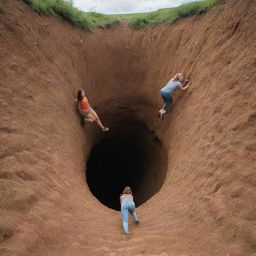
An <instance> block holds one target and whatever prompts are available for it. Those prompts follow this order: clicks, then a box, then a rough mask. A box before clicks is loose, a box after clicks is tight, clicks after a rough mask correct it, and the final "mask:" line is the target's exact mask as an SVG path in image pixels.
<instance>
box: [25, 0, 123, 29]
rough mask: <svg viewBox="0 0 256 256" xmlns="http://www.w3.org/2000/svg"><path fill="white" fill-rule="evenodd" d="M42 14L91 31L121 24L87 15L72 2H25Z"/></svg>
mask: <svg viewBox="0 0 256 256" xmlns="http://www.w3.org/2000/svg"><path fill="white" fill-rule="evenodd" d="M23 1H24V2H25V3H27V4H28V5H29V6H31V7H32V8H33V9H34V10H35V11H36V12H38V13H40V14H47V15H48V14H50V15H55V16H59V17H61V18H63V19H65V20H67V21H69V22H70V23H71V24H73V25H74V26H76V27H79V28H82V29H85V30H90V28H91V27H101V28H111V27H113V26H116V25H118V24H119V21H118V20H117V19H116V18H115V17H111V16H108V15H104V14H100V13H95V12H91V13H87V12H83V11H81V10H79V9H78V8H75V7H74V4H73V1H72V0H23Z"/></svg>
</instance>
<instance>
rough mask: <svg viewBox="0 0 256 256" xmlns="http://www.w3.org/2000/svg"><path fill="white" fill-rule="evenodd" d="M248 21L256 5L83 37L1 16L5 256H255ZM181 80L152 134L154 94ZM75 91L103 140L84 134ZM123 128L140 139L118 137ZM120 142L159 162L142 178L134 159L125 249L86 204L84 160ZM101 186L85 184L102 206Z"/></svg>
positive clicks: (96, 208)
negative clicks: (186, 80) (132, 210)
mask: <svg viewBox="0 0 256 256" xmlns="http://www.w3.org/2000/svg"><path fill="white" fill-rule="evenodd" d="M255 17H256V4H255V1H254V0H230V1H223V2H222V3H221V4H220V5H218V6H217V8H214V9H213V10H211V11H209V12H208V13H207V14H204V15H201V16H198V17H192V18H188V19H184V20H182V21H179V22H178V23H177V24H174V25H172V26H164V25H159V26H156V27H154V28H146V29H144V30H139V31H134V30H131V29H129V28H128V27H127V26H125V25H123V26H120V27H118V28H115V29H109V30H95V31H93V33H89V32H84V31H81V30H79V29H76V28H74V27H72V26H70V25H69V24H67V23H66V22H64V21H61V20H59V19H58V18H55V17H46V16H39V15H38V14H36V13H35V12H33V11H32V10H31V9H30V8H29V7H28V6H26V5H25V4H24V3H22V2H18V1H11V0H8V1H7V2H6V4H5V11H4V13H1V14H0V77H1V79H0V85H1V87H0V90H1V99H0V104H1V108H0V112H1V124H0V135H1V138H0V139H1V148H0V158H1V166H0V167H1V169H0V200H1V211H0V216H1V217H0V255H1V256H7V255H8V256H60V255H61V256H71V255H75V256H82V255H83V256H84V255H96V256H97V255H99V256H102V255H104V256H105V255H109V256H128V255H146V256H149V255H161V256H212V255H216V256H247V255H248V256H252V255H255V253H256V208H255V206H256V193H255V186H256V175H255V169H256V168H255V166H256V129H255V127H256V72H255V71H256V55H255V53H256V29H255V27H256V19H255ZM180 71H181V72H184V73H185V74H186V75H187V76H189V77H190V80H191V86H190V88H189V90H188V91H186V92H179V93H176V95H175V96H174V101H175V103H174V105H173V106H172V107H171V109H170V112H169V113H168V115H167V117H166V119H165V120H164V121H163V122H159V121H158V120H157V111H158V109H159V108H160V106H161V104H162V99H161V98H160V96H159V89H160V88H161V87H162V86H163V85H164V84H165V83H166V82H167V81H168V79H169V78H170V77H171V76H172V75H173V74H175V73H177V72H180ZM80 87H83V88H85V89H86V91H87V94H88V97H89V100H90V102H91V104H92V105H93V107H94V108H95V110H96V111H97V112H98V114H99V116H100V117H101V118H102V120H103V122H104V123H106V124H107V125H108V126H109V127H110V128H111V129H112V131H111V133H109V134H108V135H103V134H101V133H100V131H99V129H98V127H97V126H96V125H95V124H86V126H85V127H84V128H82V127H81V126H80V123H79V119H78V117H77V115H76V112H75V109H74V106H73V105H74V104H73V98H74V95H75V92H76V90H77V89H78V88H80ZM129 122H135V123H134V130H136V127H139V126H142V127H144V128H143V129H144V131H143V129H140V130H139V131H140V132H139V133H138V134H137V135H136V136H135V133H134V132H132V133H130V134H129V132H127V130H129V129H126V131H125V132H124V130H125V127H127V123H129ZM118 127H119V128H118ZM120 127H121V128H120ZM118 129H119V132H117V131H118ZM138 129H139V128H138ZM134 130H133V131H134ZM120 131H121V132H120ZM116 134H118V135H120V136H121V135H123V137H126V140H128V141H129V143H131V144H133V145H137V144H136V143H137V141H139V142H138V145H139V146H140V148H143V145H145V148H146V151H144V153H143V152H142V155H143V154H151V155H152V157H153V156H154V155H156V157H155V158H154V157H153V158H154V159H152V162H150V164H149V163H145V166H144V165H143V163H144V162H147V161H144V160H141V159H146V158H141V157H139V159H138V160H136V161H138V162H137V163H139V166H144V167H143V168H144V169H143V168H142V169H143V170H144V173H143V174H142V176H140V178H141V177H142V182H141V183H140V184H139V182H138V180H137V178H136V177H135V178H134V179H135V181H134V182H135V183H136V182H137V183H138V184H137V183H136V184H137V185H136V193H135V198H136V200H138V201H139V207H138V208H137V212H138V215H139V217H140V219H141V224H140V225H139V226H136V227H135V225H134V224H132V223H131V224H130V228H131V232H132V236H131V238H130V239H128V240H127V239H125V238H124V237H123V235H122V227H121V216H120V212H119V211H116V210H114V209H111V208H108V207H107V206H106V205H104V204H102V203H101V202H100V201H99V200H98V199H97V198H96V197H95V196H94V195H93V194H92V193H91V192H90V188H89V186H88V184H87V182H86V175H85V168H86V166H85V165H86V161H87V159H88V157H89V155H90V152H91V150H92V148H93V147H94V146H95V145H96V144H97V143H99V142H101V141H104V138H105V136H106V138H112V139H113V138H115V135H116ZM145 134H148V136H147V138H146V137H145V139H144V135H145ZM145 136H146V135H145ZM150 136H151V137H150ZM151 139H152V141H153V142H152V141H151V142H150V140H151ZM125 143H128V142H127V141H126V142H125ZM144 143H145V144H144ZM110 150H111V146H110ZM103 154H104V152H103ZM142 155H139V156H142ZM150 159H151V158H150ZM115 160H116V159H115V156H113V159H111V161H112V162H115ZM136 161H135V162H136ZM128 164H129V160H127V163H124V165H128ZM93 168H94V167H93ZM139 170H140V168H139V169H138V172H140V171H139ZM145 170H147V171H146V172H145ZM108 171H110V172H111V170H108ZM138 175H140V174H138ZM128 178H132V177H131V176H130V177H128ZM113 179H114V181H113V183H118V182H120V181H121V178H120V179H119V178H118V179H115V178H114V177H113ZM100 180H101V182H102V180H103V181H104V179H102V177H101V174H100V172H99V175H98V177H97V175H96V177H94V179H93V181H92V183H93V186H95V187H96V190H97V192H99V193H100V194H101V195H102V194H103V193H105V190H106V188H104V189H103V191H102V190H100V187H101V186H100V187H97V182H98V181H100ZM101 184H104V182H102V183H101ZM109 186H112V184H110V185H109ZM117 197H118V196H117ZM112 203H113V202H112Z"/></svg>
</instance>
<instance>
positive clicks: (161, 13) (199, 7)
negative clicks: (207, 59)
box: [129, 0, 220, 29]
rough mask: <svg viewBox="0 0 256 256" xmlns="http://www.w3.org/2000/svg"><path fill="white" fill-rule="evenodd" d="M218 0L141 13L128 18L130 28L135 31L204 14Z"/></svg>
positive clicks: (205, 0) (207, 0)
mask: <svg viewBox="0 0 256 256" xmlns="http://www.w3.org/2000/svg"><path fill="white" fill-rule="evenodd" d="M219 1H220V0H204V1H194V2H191V3H186V4H182V5H180V6H178V7H176V8H166V9H160V10H158V11H155V12H151V13H146V14H145V13H144V14H143V13H142V14H137V15H134V16H133V17H132V16H131V17H130V23H129V24H130V26H131V27H132V28H135V29H140V28H144V27H146V26H149V25H154V24H158V23H169V24H170V23H174V22H175V21H177V20H178V19H181V18H185V17H189V16H193V15H198V14H201V13H204V12H206V11H207V10H208V9H209V8H211V7H213V6H214V5H215V4H217V3H218V2H219Z"/></svg>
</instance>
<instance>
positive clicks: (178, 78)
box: [159, 73, 189, 120]
mask: <svg viewBox="0 0 256 256" xmlns="http://www.w3.org/2000/svg"><path fill="white" fill-rule="evenodd" d="M183 81H184V77H183V75H182V74H181V73H178V74H176V75H175V76H174V77H173V78H172V79H171V80H170V81H169V82H168V84H167V85H166V86H164V87H163V88H162V89H161V91H160V94H161V96H162V98H163V100H164V105H163V107H162V108H161V109H160V110H159V118H160V119H161V120H163V116H164V114H165V113H166V111H167V110H168V108H169V106H170V105H171V104H172V102H173V100H172V93H173V92H174V91H175V90H176V89H177V88H180V89H182V90H186V89H187V88H188V87H189V86H188V85H187V83H188V79H186V80H185V81H184V82H183Z"/></svg>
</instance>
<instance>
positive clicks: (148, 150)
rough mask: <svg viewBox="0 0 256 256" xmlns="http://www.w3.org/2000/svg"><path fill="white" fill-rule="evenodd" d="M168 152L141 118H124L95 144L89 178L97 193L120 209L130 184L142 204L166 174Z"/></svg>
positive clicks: (87, 176)
mask: <svg viewBox="0 0 256 256" xmlns="http://www.w3.org/2000/svg"><path fill="white" fill-rule="evenodd" d="M166 164H167V155H166V152H165V149H164V148H163V146H162V144H161V142H160V140H159V139H158V138H157V136H156V135H155V134H154V133H152V132H150V131H149V130H148V129H147V127H146V125H144V124H143V123H141V122H139V121H131V120H121V121H119V122H118V123H117V124H115V126H114V127H113V128H112V129H111V131H110V132H109V133H108V134H106V136H105V137H101V139H100V140H99V139H98V141H97V142H96V143H95V145H94V146H93V148H92V150H91V153H90V156H89V159H88V162H87V170H86V179H87V183H88V186H89V188H90V190H91V192H92V193H93V195H94V196H95V197H96V198H97V199H98V200H99V201H100V202H101V203H103V204H104V205H106V206H108V207H110V208H112V209H115V210H119V209H120V203H119V195H120V193H121V192H122V191H123V189H124V187H125V186H130V187H131V188H132V191H133V193H134V198H135V202H136V205H137V206H139V205H141V204H142V203H144V202H145V201H146V200H148V199H149V198H150V197H152V196H153V195H154V194H155V193H157V192H158V191H159V190H160V189H161V186H162V185H163V182H164V179H165V175H166Z"/></svg>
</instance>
